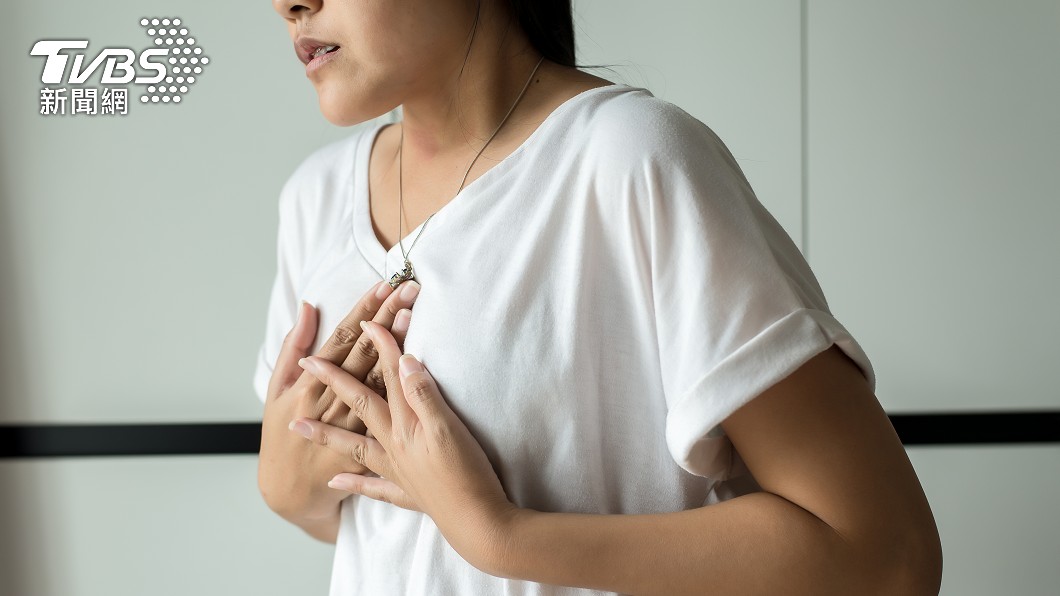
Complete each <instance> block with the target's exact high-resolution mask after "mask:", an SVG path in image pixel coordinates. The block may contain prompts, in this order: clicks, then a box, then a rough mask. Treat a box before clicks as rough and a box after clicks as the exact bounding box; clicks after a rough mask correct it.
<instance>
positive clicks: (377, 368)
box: [361, 308, 412, 399]
mask: <svg viewBox="0 0 1060 596" xmlns="http://www.w3.org/2000/svg"><path fill="white" fill-rule="evenodd" d="M411 321H412V311H411V310H409V309H407V308H403V309H401V310H399V311H398V314H397V315H395V316H394V324H393V325H392V326H391V327H390V334H391V335H393V336H394V340H395V341H397V343H398V346H403V345H405V335H406V334H407V333H408V330H409V323H410V322H411ZM384 327H385V325H384ZM361 337H362V338H367V337H368V335H367V334H363V335H362V336H361ZM372 349H373V350H374V349H375V348H372ZM401 349H402V350H404V348H401ZM364 384H365V385H368V386H369V387H371V388H372V389H374V390H375V392H376V393H378V394H379V395H382V396H383V399H386V396H387V391H386V380H385V379H384V377H383V366H382V365H381V364H380V363H379V359H378V357H377V358H376V361H375V364H374V365H373V366H372V370H370V371H368V374H367V375H365V377H364Z"/></svg>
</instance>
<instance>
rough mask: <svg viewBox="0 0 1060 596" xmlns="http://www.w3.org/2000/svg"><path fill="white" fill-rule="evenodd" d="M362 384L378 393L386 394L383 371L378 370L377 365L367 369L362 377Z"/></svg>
mask: <svg viewBox="0 0 1060 596" xmlns="http://www.w3.org/2000/svg"><path fill="white" fill-rule="evenodd" d="M364 384H365V385H367V386H368V387H369V388H370V389H374V390H375V391H376V392H377V393H379V394H380V395H386V379H385V377H384V374H383V371H382V370H379V367H375V368H373V369H372V370H370V371H368V376H366V377H365V378H364Z"/></svg>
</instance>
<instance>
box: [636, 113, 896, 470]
mask: <svg viewBox="0 0 1060 596" xmlns="http://www.w3.org/2000/svg"><path fill="white" fill-rule="evenodd" d="M654 128H655V130H656V133H655V135H654V136H655V137H656V139H657V141H656V142H653V143H652V144H651V145H650V146H656V147H658V150H655V151H653V155H652V156H651V157H650V158H649V161H650V163H649V165H648V167H647V168H646V169H645V175H646V177H647V181H646V189H645V190H646V192H648V193H649V195H650V203H649V204H650V222H651V223H650V226H651V231H650V237H651V241H650V242H651V271H652V282H651V283H652V294H653V304H654V309H655V313H654V315H655V323H656V331H657V333H658V341H659V346H660V358H661V362H660V366H661V371H662V375H663V386H664V392H665V395H666V401H667V419H666V443H667V448H668V450H669V452H670V454H671V455H672V456H673V458H674V460H675V461H676V462H677V463H678V464H679V465H680V466H681V467H682V468H684V469H685V470H687V471H688V472H691V473H693V474H696V475H699V476H704V477H709V478H712V479H715V480H726V479H727V478H729V477H730V475H733V474H734V468H735V466H734V465H733V452H732V444H731V442H730V441H729V439H728V437H726V436H725V434H724V430H723V429H722V427H721V426H720V424H721V422H722V421H724V420H725V419H726V418H727V417H728V416H729V415H730V414H732V413H733V412H734V411H736V410H737V409H738V408H739V407H740V406H742V405H744V404H746V403H747V402H749V401H750V400H751V399H753V398H754V397H756V396H758V395H760V394H761V393H762V392H763V391H765V390H766V389H768V388H769V387H770V386H772V385H774V384H776V383H777V382H779V381H780V380H782V379H784V378H785V377H786V376H788V375H790V374H791V373H792V372H794V371H795V370H796V369H797V368H798V367H799V366H801V365H802V364H804V363H805V362H806V361H808V360H809V359H810V358H812V357H813V356H815V355H816V354H818V353H820V352H822V351H824V350H825V349H827V348H828V347H830V346H831V345H832V344H837V345H838V346H839V347H840V348H841V349H842V350H843V351H844V352H845V353H846V354H847V355H848V356H850V357H851V359H852V360H854V361H855V362H856V363H857V364H858V366H859V367H860V368H861V370H862V373H863V374H864V375H865V377H866V378H867V379H868V380H869V382H870V383H871V384H872V385H873V387H875V377H874V373H873V369H872V366H871V364H870V362H869V360H868V357H867V356H866V355H865V353H864V352H863V351H862V349H861V347H860V346H859V345H858V343H857V342H856V341H855V340H854V338H853V337H852V336H851V335H850V333H848V332H847V330H846V329H845V328H844V327H843V326H842V325H841V324H840V323H839V322H838V321H837V320H836V319H835V318H834V317H833V316H832V314H831V312H830V311H829V309H828V305H827V303H826V301H825V298H824V295H823V293H822V291H821V288H820V286H819V285H818V282H817V280H816V278H815V277H814V275H813V273H812V272H811V270H810V267H809V265H808V264H807V263H806V260H805V259H804V258H803V257H802V254H801V252H800V251H799V250H798V248H797V247H796V246H795V244H794V242H792V240H791V238H790V237H789V236H788V235H787V233H786V232H785V231H784V229H783V228H782V227H781V226H780V224H779V223H777V221H776V220H775V219H774V218H773V217H772V215H771V214H769V212H768V211H767V210H766V209H765V208H764V207H763V206H762V204H761V203H760V202H759V201H758V199H757V198H756V197H755V195H754V192H753V191H752V189H751V186H750V184H749V183H748V182H747V180H746V178H745V176H744V174H743V172H742V171H741V169H740V167H739V165H738V164H737V163H736V161H735V159H734V158H733V156H732V154H731V153H730V152H729V150H728V149H727V148H726V147H725V145H724V144H723V143H722V141H721V139H719V138H718V137H717V136H716V135H715V134H714V132H713V131H711V130H710V129H709V128H708V127H707V126H706V125H705V124H703V123H702V122H700V121H699V120H696V119H695V118H693V117H692V116H690V115H688V114H687V113H685V112H684V111H682V110H680V109H679V108H676V107H673V109H672V110H669V111H667V112H666V115H665V118H663V119H662V121H661V122H659V123H657V125H656V126H655V127H654Z"/></svg>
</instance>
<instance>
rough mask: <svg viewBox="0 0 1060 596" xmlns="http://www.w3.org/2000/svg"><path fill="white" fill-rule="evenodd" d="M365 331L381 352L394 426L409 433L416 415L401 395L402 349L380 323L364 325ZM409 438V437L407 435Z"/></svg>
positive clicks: (381, 365)
mask: <svg viewBox="0 0 1060 596" xmlns="http://www.w3.org/2000/svg"><path fill="white" fill-rule="evenodd" d="M362 325H363V326H364V329H365V331H367V332H368V334H369V336H370V337H371V338H372V343H374V344H375V349H376V351H378V352H379V367H380V368H382V370H383V380H384V381H385V382H386V394H387V402H388V403H389V404H390V415H391V418H392V419H393V426H394V427H395V428H400V429H402V431H403V432H404V431H407V430H409V429H411V428H412V426H413V424H414V423H415V421H416V414H415V413H414V412H413V411H412V409H411V408H409V404H408V403H407V402H406V401H405V399H404V396H403V395H402V393H401V381H400V380H399V379H398V358H400V357H401V348H399V347H398V345H397V340H395V339H394V336H393V335H391V334H390V332H389V331H388V330H387V329H386V328H384V327H383V326H381V325H379V324H378V323H375V322H374V321H373V322H365V323H362ZM406 436H407V435H406Z"/></svg>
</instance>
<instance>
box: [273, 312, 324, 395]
mask: <svg viewBox="0 0 1060 596" xmlns="http://www.w3.org/2000/svg"><path fill="white" fill-rule="evenodd" d="M316 335H317V309H316V307H315V306H313V305H312V304H310V303H308V302H306V301H305V300H303V301H301V302H300V303H299V304H298V319H297V320H296V321H295V324H294V327H292V328H291V330H290V331H289V332H288V333H287V337H285V338H284V339H283V346H281V347H280V355H279V356H278V357H277V358H276V367H275V368H274V369H273V371H272V379H271V381H270V385H276V384H278V385H277V386H278V388H279V389H278V390H277V392H276V394H279V393H280V392H282V391H283V390H285V389H287V388H288V387H290V386H291V385H294V382H295V381H297V380H298V377H300V376H301V375H302V372H303V370H302V367H301V366H298V360H299V359H301V358H304V357H306V356H308V355H309V348H310V347H312V345H313V340H315V339H316Z"/></svg>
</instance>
